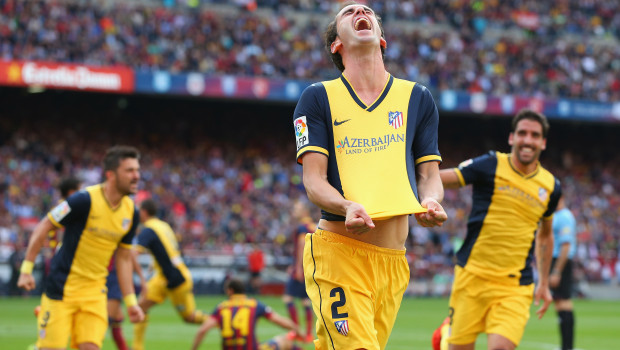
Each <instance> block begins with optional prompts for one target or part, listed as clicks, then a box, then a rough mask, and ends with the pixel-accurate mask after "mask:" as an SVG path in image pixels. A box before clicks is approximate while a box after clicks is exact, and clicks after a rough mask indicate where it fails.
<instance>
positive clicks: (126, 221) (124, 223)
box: [121, 218, 131, 230]
mask: <svg viewBox="0 0 620 350" xmlns="http://www.w3.org/2000/svg"><path fill="white" fill-rule="evenodd" d="M130 224H131V220H130V219H127V218H124V219H123V223H122V224H121V227H122V228H123V230H127V229H128V228H129V225H130Z"/></svg>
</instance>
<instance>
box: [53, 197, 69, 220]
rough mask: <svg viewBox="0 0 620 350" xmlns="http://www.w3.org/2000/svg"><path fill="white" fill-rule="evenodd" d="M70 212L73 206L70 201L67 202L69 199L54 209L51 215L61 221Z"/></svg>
mask: <svg viewBox="0 0 620 350" xmlns="http://www.w3.org/2000/svg"><path fill="white" fill-rule="evenodd" d="M70 212H71V207H70V206H69V203H67V201H63V202H62V203H60V204H58V205H57V206H56V207H55V208H54V209H52V211H51V212H50V215H51V216H52V218H53V219H54V220H56V222H60V220H62V219H64V218H65V216H67V215H68V214H69V213H70Z"/></svg>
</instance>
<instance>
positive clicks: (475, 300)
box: [448, 266, 534, 345]
mask: <svg viewBox="0 0 620 350" xmlns="http://www.w3.org/2000/svg"><path fill="white" fill-rule="evenodd" d="M533 296H534V284H530V285H526V286H520V285H510V284H502V283H497V282H493V281H491V280H488V279H484V278H481V277H479V276H477V275H474V274H472V273H470V272H468V271H465V270H464V269H463V268H462V267H460V266H457V267H456V268H455V269H454V284H453V286H452V295H451V296H450V315H451V323H450V324H451V326H450V337H449V338H448V343H450V344H457V345H458V344H461V345H462V344H470V343H473V342H475V341H476V338H477V336H478V334H480V333H483V332H484V333H487V334H499V335H501V336H503V337H505V338H507V339H509V340H510V341H511V342H513V343H514V344H516V345H519V342H520V341H521V337H522V336H523V331H524V330H525V325H526V324H527V321H528V319H529V318H530V306H531V304H532V299H533Z"/></svg>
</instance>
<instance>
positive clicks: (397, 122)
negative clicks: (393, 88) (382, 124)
mask: <svg viewBox="0 0 620 350" xmlns="http://www.w3.org/2000/svg"><path fill="white" fill-rule="evenodd" d="M388 121H389V122H390V125H391V126H392V127H393V128H394V129H398V128H400V127H401V126H402V125H403V112H388Z"/></svg>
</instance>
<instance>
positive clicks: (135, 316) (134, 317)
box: [127, 305, 144, 323]
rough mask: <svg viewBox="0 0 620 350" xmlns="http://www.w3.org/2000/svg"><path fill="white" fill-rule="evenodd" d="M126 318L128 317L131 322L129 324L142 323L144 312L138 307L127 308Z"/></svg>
mask: <svg viewBox="0 0 620 350" xmlns="http://www.w3.org/2000/svg"><path fill="white" fill-rule="evenodd" d="M127 316H129V321H131V323H138V322H142V321H144V312H143V311H142V308H141V307H140V306H138V305H134V306H130V307H128V308H127Z"/></svg>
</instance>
